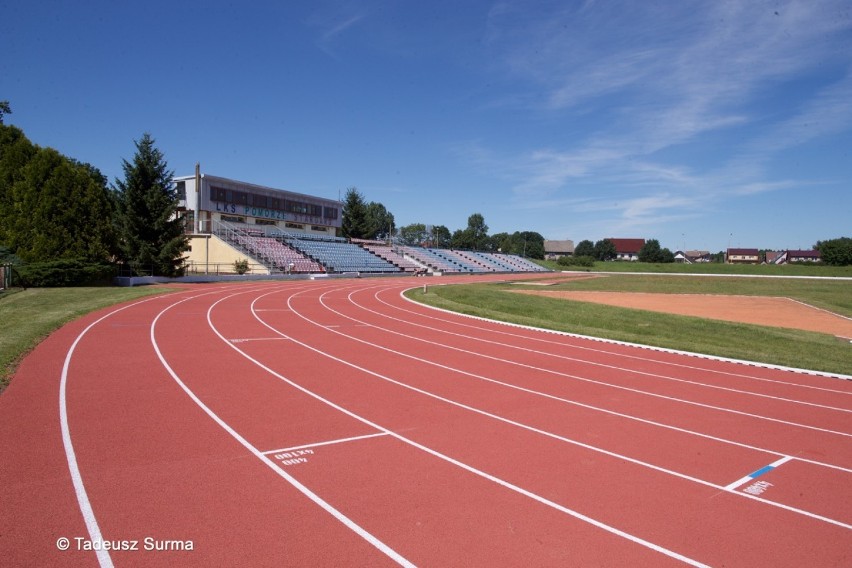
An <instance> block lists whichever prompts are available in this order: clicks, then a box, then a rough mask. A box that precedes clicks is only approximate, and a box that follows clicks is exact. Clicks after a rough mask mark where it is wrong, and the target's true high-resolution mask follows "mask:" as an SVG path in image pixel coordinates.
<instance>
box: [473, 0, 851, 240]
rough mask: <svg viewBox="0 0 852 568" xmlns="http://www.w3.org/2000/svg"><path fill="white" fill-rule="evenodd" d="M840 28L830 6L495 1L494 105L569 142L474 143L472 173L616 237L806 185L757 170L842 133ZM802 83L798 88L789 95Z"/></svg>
mask: <svg viewBox="0 0 852 568" xmlns="http://www.w3.org/2000/svg"><path fill="white" fill-rule="evenodd" d="M843 14H845V17H842V16H843ZM850 32H852V19H850V17H849V9H848V5H847V4H845V3H844V2H841V1H837V0H824V1H820V0H807V1H799V0H794V1H786V2H785V1H778V2H775V3H771V4H769V3H764V2H759V3H758V2H752V1H749V0H740V1H725V2H703V1H693V2H679V3H664V5H656V4H650V3H644V2H643V3H618V4H615V3H596V2H592V1H589V2H586V3H585V4H583V5H582V6H581V7H580V8H579V9H577V8H572V7H568V8H566V7H564V5H562V4H559V5H557V6H556V7H555V8H552V9H550V10H546V9H539V10H532V9H528V8H527V7H526V6H523V7H520V6H518V5H509V4H503V3H501V4H497V5H495V7H494V8H493V9H492V10H491V12H490V13H489V17H488V25H487V33H486V35H485V44H486V45H487V46H488V48H489V49H490V50H491V53H492V54H493V56H494V57H495V58H496V59H497V60H498V61H500V62H501V63H502V65H503V67H502V69H503V71H504V72H505V73H506V74H507V75H508V76H509V77H511V78H513V79H514V80H516V81H517V83H516V88H515V92H516V95H515V96H514V97H512V98H510V99H509V98H504V99H502V100H501V104H516V105H525V106H526V107H527V109H528V110H532V111H533V112H535V113H536V114H537V116H541V115H544V116H551V117H553V120H555V121H561V123H563V124H565V125H566V131H570V132H571V133H572V137H571V138H570V139H568V140H566V143H565V144H564V146H563V147H556V146H553V145H550V146H546V147H539V148H533V149H529V148H526V149H516V150H515V151H514V153H513V152H512V151H510V150H505V151H503V154H502V155H497V153H496V152H495V153H493V154H492V153H491V152H490V151H489V150H488V149H486V148H484V147H482V146H480V147H479V148H478V150H477V151H478V157H477V159H478V163H479V165H480V166H482V165H483V164H487V167H489V169H490V172H491V173H492V174H493V175H496V176H498V177H500V178H501V179H503V180H504V181H505V182H506V183H507V184H508V186H509V187H510V188H511V191H512V194H513V196H514V203H515V204H516V205H517V207H519V208H523V209H524V210H529V211H541V212H542V214H544V213H545V212H547V211H553V210H555V209H558V208H565V209H567V210H570V211H572V212H581V213H594V214H596V215H597V221H598V222H599V223H608V224H609V226H612V227H616V228H622V229H624V230H628V229H629V228H631V227H641V226H645V225H651V224H655V225H658V224H660V223H664V222H666V221H669V222H676V221H684V220H687V219H692V218H695V217H697V216H700V215H702V214H704V213H703V212H707V211H712V210H716V209H717V208H719V207H724V206H725V205H721V204H723V203H726V202H732V201H736V200H737V199H743V198H746V197H747V196H753V195H758V194H763V193H769V192H774V191H779V190H783V189H789V188H793V187H797V186H798V187H802V186H805V185H807V184H809V183H810V184H813V183H817V182H813V181H810V182H809V181H802V180H793V179H783V178H776V177H775V176H774V175H773V174H772V172H770V171H768V164H769V161H770V160H771V159H772V158H773V157H774V156H776V155H777V153H778V152H780V151H783V150H786V149H789V148H791V147H795V146H797V145H799V144H803V143H805V142H808V141H810V140H814V139H817V138H820V137H824V136H826V135H831V134H835V133H839V132H846V131H848V130H849V128H850V126H852V97H850V96H849V93H852V73H850V72H849V71H848V70H849V69H852V50H850V49H849V47H850V45H849V44H850V42H849V40H848V37H849V34H850ZM844 34H845V35H844ZM844 37H845V38H847V39H844ZM844 46H845V48H844ZM832 73H833V75H832ZM844 73H845V74H844ZM841 74H842V78H841V79H839V80H838V79H837V77H838V76H839V75H841ZM803 78H805V80H807V81H808V85H809V87H807V88H804V90H803V91H802V92H796V93H793V94H788V89H795V88H797V85H796V84H795V83H796V82H797V81H802V80H803ZM832 81H834V82H832ZM791 83H792V84H793V85H792V86H791ZM798 88H800V89H802V87H801V86H800V85H799V86H798ZM808 88H809V89H810V91H808V90H807V89H808ZM507 101H511V102H507ZM767 107H773V110H772V111H769V110H767ZM779 117H780V118H779ZM575 125H579V126H575Z"/></svg>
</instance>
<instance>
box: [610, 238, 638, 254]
mask: <svg viewBox="0 0 852 568" xmlns="http://www.w3.org/2000/svg"><path fill="white" fill-rule="evenodd" d="M609 240H610V241H612V244H614V245H615V252H617V253H618V254H638V253H639V249H641V248H642V246H643V245H644V244H645V239H609Z"/></svg>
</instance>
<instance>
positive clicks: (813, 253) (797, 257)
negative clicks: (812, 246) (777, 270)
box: [786, 250, 822, 262]
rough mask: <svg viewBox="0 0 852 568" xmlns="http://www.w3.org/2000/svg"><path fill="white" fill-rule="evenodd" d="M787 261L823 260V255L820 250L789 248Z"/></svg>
mask: <svg viewBox="0 0 852 568" xmlns="http://www.w3.org/2000/svg"><path fill="white" fill-rule="evenodd" d="M786 260H787V262H821V261H822V255H821V254H820V253H819V251H818V250H788V251H787V259H786Z"/></svg>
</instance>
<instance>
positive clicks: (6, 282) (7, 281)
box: [0, 264, 12, 290]
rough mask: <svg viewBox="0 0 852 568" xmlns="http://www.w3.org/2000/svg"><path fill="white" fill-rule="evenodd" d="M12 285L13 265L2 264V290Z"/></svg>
mask: <svg viewBox="0 0 852 568" xmlns="http://www.w3.org/2000/svg"><path fill="white" fill-rule="evenodd" d="M11 287H12V265H11V264H0V290H5V289H7V288H11Z"/></svg>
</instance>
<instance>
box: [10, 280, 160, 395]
mask: <svg viewBox="0 0 852 568" xmlns="http://www.w3.org/2000/svg"><path fill="white" fill-rule="evenodd" d="M167 290H168V289H167V288H164V287H162V286H143V287H139V288H109V287H102V288H30V289H28V290H12V291H6V292H3V293H0V392H2V391H3V390H4V389H5V388H6V386H7V385H8V384H9V381H10V380H11V378H12V375H13V374H14V371H15V368H16V367H17V365H18V363H19V362H20V360H21V358H22V357H23V356H24V355H26V354H27V353H28V352H29V351H30V350H32V349H33V348H34V347H35V346H36V345H38V343H39V342H40V341H41V340H42V339H44V338H45V337H47V336H48V335H49V334H50V333H51V332H52V331H54V330H56V329H58V328H59V327H61V326H62V325H64V324H65V323H68V322H69V321H71V320H74V319H76V318H78V317H80V316H82V315H84V314H87V313H89V312H91V311H94V310H97V309H100V308H104V307H107V306H110V305H112V304H117V303H119V302H124V301H127V300H134V299H136V298H140V297H143V296H148V295H151V294H160V293H163V292H165V291H167Z"/></svg>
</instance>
